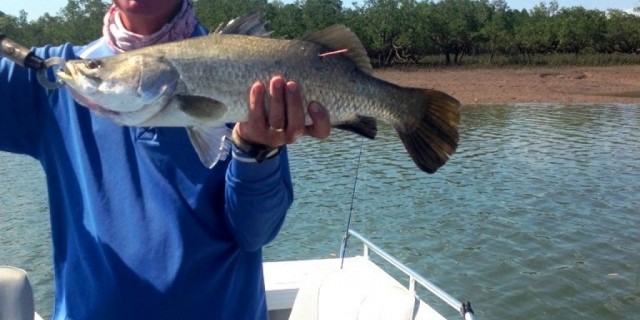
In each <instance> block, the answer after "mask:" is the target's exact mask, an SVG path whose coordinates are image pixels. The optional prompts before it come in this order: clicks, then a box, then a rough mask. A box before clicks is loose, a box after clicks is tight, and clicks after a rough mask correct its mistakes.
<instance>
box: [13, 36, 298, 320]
mask: <svg viewBox="0 0 640 320" xmlns="http://www.w3.org/2000/svg"><path fill="white" fill-rule="evenodd" d="M203 33H204V30H203V29H202V28H200V27H198V28H196V31H195V32H194V36H196V35H201V34H203ZM36 53H37V55H39V56H41V57H44V58H47V57H51V56H61V57H63V58H65V59H74V58H77V57H79V56H82V57H84V58H91V57H100V56H107V55H112V54H113V52H112V51H111V50H110V49H109V48H108V47H107V46H106V45H105V44H104V42H103V41H102V40H98V41H96V42H94V43H92V44H90V45H88V46H84V47H74V46H71V45H69V44H67V45H63V46H60V47H44V48H38V49H37V50H36ZM50 76H51V74H50ZM0 150H2V151H8V152H14V153H20V154H26V155H29V156H31V157H34V158H36V159H37V160H39V161H40V163H41V164H42V167H43V168H44V171H45V173H46V181H47V185H48V192H49V205H50V216H51V226H52V228H51V231H52V240H53V262H54V272H55V310H54V316H53V318H54V319H266V318H267V315H266V302H265V294H264V283H263V276H262V254H261V247H262V246H263V245H264V244H266V243H267V242H269V241H270V240H272V239H273V238H274V237H275V235H276V234H277V232H278V231H279V229H280V226H281V225H282V223H283V220H284V217H285V213H286V211H287V209H288V208H289V206H290V205H291V202H292V199H293V191H292V184H291V177H290V173H289V166H288V159H287V153H286V150H283V152H281V153H280V155H279V156H277V157H275V158H273V159H269V160H266V161H264V162H262V163H259V164H256V163H245V162H241V161H237V160H235V159H233V158H232V157H231V156H229V157H228V159H227V160H225V161H223V162H219V163H218V164H217V165H216V166H215V167H214V168H212V169H207V168H205V167H204V166H203V165H201V164H200V161H199V159H198V156H197V154H196V153H195V151H194V149H193V147H192V146H191V144H190V142H189V138H188V136H187V132H186V130H185V129H184V128H134V127H121V126H119V125H116V124H115V123H113V122H111V121H110V120H108V119H106V118H103V117H101V116H99V115H96V114H94V113H92V112H90V111H89V110H88V109H87V108H85V107H83V106H80V105H78V104H77V103H75V102H74V100H73V98H72V97H71V95H70V93H69V91H68V90H67V89H65V88H62V89H59V90H52V91H47V90H45V89H44V88H43V87H42V86H40V84H38V82H37V81H36V78H35V73H34V72H33V71H28V70H25V69H24V68H21V67H20V66H17V65H15V64H14V63H12V62H10V61H8V60H6V59H0ZM0 232H1V231H0Z"/></svg>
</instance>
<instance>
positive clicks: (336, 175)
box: [0, 105, 640, 319]
mask: <svg viewBox="0 0 640 320" xmlns="http://www.w3.org/2000/svg"><path fill="white" fill-rule="evenodd" d="M462 121H463V123H462V125H461V140H460V147H459V149H458V152H457V153H456V154H455V155H454V156H453V157H452V159H451V160H450V161H449V163H448V164H447V165H445V166H444V167H443V168H442V169H440V170H439V171H438V173H436V174H435V175H427V174H425V173H423V172H421V171H419V170H418V169H417V168H416V167H415V166H414V164H413V162H412V161H411V159H410V158H409V156H408V155H407V154H406V153H405V151H404V148H403V146H402V145H401V143H400V142H399V140H398V139H397V137H396V136H395V134H394V133H393V132H392V131H391V129H390V128H388V127H383V128H381V129H382V130H381V132H380V133H379V138H378V139H376V140H375V141H363V140H362V139H360V138H358V137H355V136H354V135H352V134H343V133H338V132H336V134H334V135H333V136H332V138H331V139H330V140H329V141H326V142H321V143H319V142H315V141H311V140H305V141H304V143H303V144H300V145H296V146H293V147H292V148H291V150H290V153H291V158H292V173H293V176H294V184H295V188H296V200H295V204H294V207H293V208H292V210H291V212H290V214H289V216H288V218H287V221H286V223H285V225H284V227H283V230H282V232H281V234H280V235H279V237H278V238H277V240H276V241H275V242H274V243H272V244H271V245H269V246H268V247H267V248H266V249H265V259H267V260H279V259H303V258H321V257H331V256H334V255H335V254H337V252H338V249H339V245H340V240H341V236H342V232H343V229H344V226H345V223H346V217H347V214H348V212H349V209H350V207H351V206H352V205H353V212H354V222H353V224H352V226H353V227H354V229H356V230H358V231H360V232H361V233H363V234H364V235H365V236H367V237H369V238H370V239H372V240H373V241H374V242H376V243H377V244H378V245H380V246H381V247H382V248H384V249H385V250H387V251H389V252H390V253H392V254H394V255H395V256H397V257H398V258H400V260H402V261H404V262H406V263H407V264H408V265H409V266H410V267H412V268H414V269H416V270H417V271H418V272H420V273H422V274H424V275H425V276H427V278H429V279H431V280H433V281H434V282H435V283H437V284H439V285H440V286H441V287H442V288H443V289H445V290H447V291H448V292H450V293H451V294H452V295H453V296H455V297H457V298H459V299H460V300H471V302H472V304H473V306H474V308H475V309H476V313H477V314H478V316H479V318H480V319H516V318H523V317H527V318H530V319H547V318H552V319H572V318H578V317H584V318H588V319H612V318H632V317H635V316H637V314H638V313H640V228H638V226H639V225H640V214H638V208H640V200H639V199H638V195H639V194H640V130H639V128H640V109H639V107H638V106H624V105H621V106H571V107H564V106H543V105H519V106H515V107H513V106H511V107H504V106H487V107H483V106H479V107H469V108H465V109H464V110H463V120H462ZM361 146H362V150H363V151H362V156H361V157H362V158H361V160H360V162H358V158H359V153H360V148H361ZM39 170H40V169H39V167H38V166H37V164H35V163H34V162H32V161H28V160H25V158H23V157H16V156H13V155H7V154H0V173H2V174H1V175H0V264H13V265H17V266H21V267H25V268H27V269H28V270H29V271H30V272H31V275H32V278H35V279H36V299H37V306H38V309H39V310H43V311H44V312H43V313H44V314H50V312H49V310H50V309H51V290H52V289H51V275H50V273H51V271H50V246H49V241H48V238H47V237H48V231H47V230H48V217H47V214H46V211H47V205H46V200H45V199H46V193H45V191H44V190H45V186H44V181H43V180H42V176H41V172H40V171H39ZM356 172H357V173H358V176H359V178H358V181H357V185H356V193H355V195H353V194H352V190H353V187H354V179H355V176H356ZM352 198H353V204H352ZM353 243H354V246H353V247H352V248H350V249H349V252H348V253H349V254H356V253H359V250H360V247H359V246H357V247H356V246H355V242H353ZM444 310H447V309H444ZM450 315H451V317H452V318H453V319H457V317H458V316H457V315H455V314H450Z"/></svg>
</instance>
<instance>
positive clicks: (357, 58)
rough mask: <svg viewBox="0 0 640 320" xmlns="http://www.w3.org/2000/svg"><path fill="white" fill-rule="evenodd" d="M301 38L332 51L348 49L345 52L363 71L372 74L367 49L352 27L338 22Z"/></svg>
mask: <svg viewBox="0 0 640 320" xmlns="http://www.w3.org/2000/svg"><path fill="white" fill-rule="evenodd" d="M300 40H304V41H309V42H313V43H316V44H319V45H322V46H324V47H327V49H329V50H330V51H338V50H343V49H347V52H346V53H344V54H345V55H347V56H348V57H349V58H351V60H353V62H355V64H356V65H357V66H358V69H360V70H361V71H362V72H364V73H366V74H372V73H373V69H372V68H371V61H370V60H369V56H368V55H367V51H366V50H365V49H364V46H363V45H362V42H360V39H358V36H356V34H355V33H353V31H351V29H349V28H347V27H345V26H343V25H340V24H337V25H333V26H331V27H328V28H326V29H322V30H320V31H317V32H314V33H312V34H309V35H306V36H304V37H302V38H300Z"/></svg>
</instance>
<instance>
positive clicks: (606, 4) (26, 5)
mask: <svg viewBox="0 0 640 320" xmlns="http://www.w3.org/2000/svg"><path fill="white" fill-rule="evenodd" d="M541 1H542V0H533V1H532V0H507V3H508V4H509V7H510V8H512V9H531V8H532V7H533V6H534V5H536V4H538V3H540V2H541ZM283 2H285V3H287V2H293V1H283ZM351 2H353V0H343V1H342V3H343V4H344V5H349V4H351ZM356 2H359V3H361V2H362V1H361V0H360V1H356ZM544 2H546V3H549V2H550V0H545V1H544ZM66 4H67V0H0V11H2V12H4V13H7V14H10V15H14V16H18V14H19V12H20V10H21V9H24V10H25V11H26V12H27V14H28V15H27V17H28V19H29V20H34V19H37V18H38V17H40V16H42V15H43V14H44V13H46V12H48V13H49V14H51V15H56V14H57V13H58V11H59V10H60V9H61V8H62V7H64V6H65V5H66ZM558 4H559V5H560V7H561V8H562V7H567V8H569V7H574V6H583V7H584V8H586V9H599V10H606V9H621V10H630V9H633V8H634V7H640V0H612V1H604V0H558Z"/></svg>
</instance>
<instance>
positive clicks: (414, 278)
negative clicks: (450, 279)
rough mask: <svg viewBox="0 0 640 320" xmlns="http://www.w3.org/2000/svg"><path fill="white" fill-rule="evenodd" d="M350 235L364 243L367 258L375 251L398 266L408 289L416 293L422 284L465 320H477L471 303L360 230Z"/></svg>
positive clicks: (350, 232)
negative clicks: (424, 275)
mask: <svg viewBox="0 0 640 320" xmlns="http://www.w3.org/2000/svg"><path fill="white" fill-rule="evenodd" d="M349 235H351V236H354V237H356V238H358V240H360V241H361V242H362V243H363V244H364V251H363V256H364V257H365V258H367V259H369V258H370V255H369V253H370V251H373V252H375V253H376V254H377V255H378V256H379V257H381V258H382V259H384V260H385V261H387V262H388V263H390V264H391V265H393V266H394V267H396V268H397V269H398V270H399V271H401V272H403V273H404V274H405V275H407V276H408V277H409V286H408V289H409V291H411V292H412V293H414V294H416V283H418V284H420V285H422V287H424V288H425V289H427V290H428V291H429V292H431V293H432V294H433V295H435V296H436V297H438V298H440V299H441V300H442V301H444V302H445V303H446V304H448V305H449V306H451V307H452V308H454V309H455V310H456V311H458V312H460V315H461V316H462V318H463V319H465V320H475V315H474V313H473V310H472V309H471V303H469V302H466V303H462V302H460V301H459V300H458V299H456V298H454V297H452V296H451V295H450V294H448V293H446V292H445V291H444V290H442V289H440V288H439V287H438V286H436V285H435V284H434V283H433V282H431V281H429V280H427V279H425V278H424V277H423V276H421V275H420V274H418V273H417V272H415V271H414V270H413V269H411V268H409V267H407V266H406V265H405V264H403V263H402V262H400V261H398V260H397V259H396V258H394V257H393V256H391V255H390V254H388V253H387V252H386V251H384V250H383V249H382V248H380V247H378V246H377V245H375V244H374V243H373V242H371V241H369V240H368V239H367V238H365V237H364V236H362V235H361V234H359V233H358V232H356V231H354V230H351V229H349Z"/></svg>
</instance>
